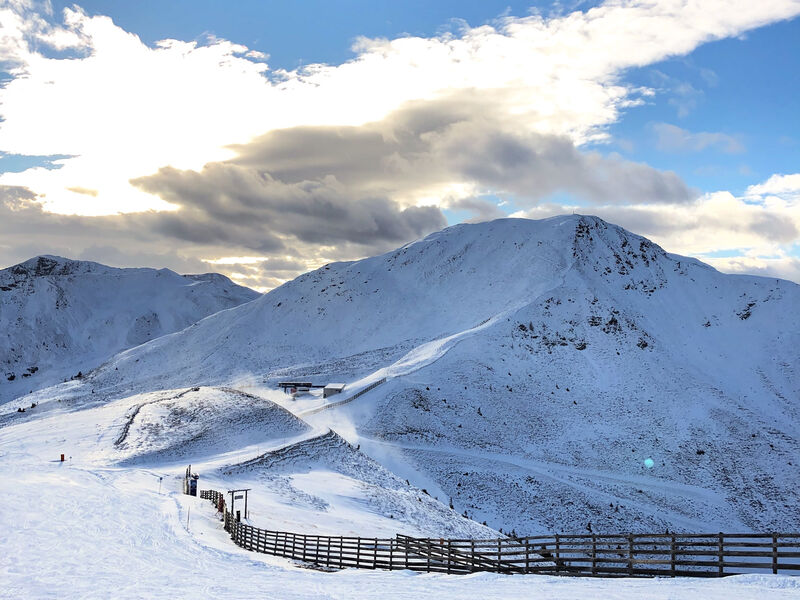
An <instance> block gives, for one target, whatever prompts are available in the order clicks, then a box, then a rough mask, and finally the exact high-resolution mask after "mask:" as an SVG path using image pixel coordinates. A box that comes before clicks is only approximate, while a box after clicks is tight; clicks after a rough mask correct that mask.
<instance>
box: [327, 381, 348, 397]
mask: <svg viewBox="0 0 800 600" xmlns="http://www.w3.org/2000/svg"><path fill="white" fill-rule="evenodd" d="M344 386H345V384H344V383H329V384H328V385H326V386H325V387H324V388H322V397H323V398H327V397H328V396H334V395H336V394H341V393H342V391H343V390H344Z"/></svg>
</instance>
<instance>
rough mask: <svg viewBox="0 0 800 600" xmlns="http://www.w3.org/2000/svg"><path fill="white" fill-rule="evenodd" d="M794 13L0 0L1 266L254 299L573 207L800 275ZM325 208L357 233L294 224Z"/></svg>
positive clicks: (721, 8) (750, 8)
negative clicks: (94, 267)
mask: <svg viewBox="0 0 800 600" xmlns="http://www.w3.org/2000/svg"><path fill="white" fill-rule="evenodd" d="M798 14H800V2H798V1H797V0H776V1H775V2H773V3H770V4H765V5H763V6H760V5H753V4H752V3H748V2H743V1H740V0H703V1H701V2H688V1H686V2H684V1H683V0H663V1H662V2H660V3H656V4H652V3H645V2H639V1H637V0H629V1H626V2H623V3H619V2H613V3H610V4H607V3H601V2H561V3H551V2H538V3H535V4H531V3H521V2H513V3H509V2H493V1H481V2H477V1H474V2H464V1H461V2H450V1H447V2H406V3H397V2H356V1H347V2H335V3H333V2H321V1H314V2H303V3H277V2H274V3H273V2H270V3H265V2H257V1H244V2H236V3H224V2H218V1H210V0H204V1H191V2H189V1H175V2H157V1H150V0H145V1H140V2H98V1H87V2H79V3H78V4H77V5H74V4H73V3H71V2H62V1H60V0H59V1H54V2H52V3H51V4H48V3H43V2H36V1H35V0H33V1H29V0H25V1H22V2H13V3H8V4H5V5H4V4H3V3H0V24H2V26H3V30H0V31H3V32H4V33H5V35H4V36H0V39H2V42H0V71H2V72H3V77H2V82H3V83H2V84H0V117H2V119H3V121H1V122H0V153H1V154H0V190H3V193H4V195H5V196H4V197H0V202H3V203H4V204H5V206H6V210H7V211H10V212H8V215H10V216H8V218H6V219H5V221H6V222H7V223H9V225H8V235H6V236H5V237H6V240H7V241H6V243H4V244H2V245H0V261H2V262H6V263H10V262H13V261H16V260H21V259H23V258H27V256H25V255H24V253H25V252H32V251H35V252H34V253H44V252H49V253H56V254H69V255H72V256H75V257H78V258H92V259H95V260H101V261H105V262H112V263H113V262H116V263H135V262H136V261H137V260H138V261H145V262H149V263H158V264H153V266H169V267H172V268H175V269H178V270H184V271H185V270H197V269H201V268H203V267H206V268H207V267H208V265H216V266H218V267H219V269H220V270H223V271H225V272H227V273H228V274H229V275H232V276H234V277H237V278H238V279H239V280H240V281H242V282H243V283H247V284H250V285H254V286H255V287H259V288H261V289H266V288H268V287H271V286H272V285H276V284H278V283H280V282H281V281H283V280H285V279H287V278H288V277H290V276H292V275H293V274H295V273H297V272H300V271H302V270H304V269H306V268H311V267H314V266H316V265H318V264H320V263H321V262H325V261H328V260H336V259H349V258H358V257H360V256H364V255H367V254H370V253H374V252H378V251H381V250H385V249H388V248H390V247H393V246H396V245H399V244H401V243H403V242H405V241H408V239H412V238H414V237H417V236H419V235H423V234H425V233H427V232H428V231H431V230H434V229H436V228H438V227H441V226H442V225H444V224H448V223H450V224H452V223H454V222H459V221H462V220H476V219H477V220H480V219H486V218H495V217H498V216H504V215H513V216H527V217H531V218H538V217H544V216H550V215H551V214H556V213H558V212H566V211H573V210H578V211H580V212H586V213H593V214H598V215H600V216H602V217H604V218H606V219H608V220H610V221H614V222H617V223H619V224H621V225H623V226H625V227H627V228H629V229H632V230H633V231H635V232H637V233H641V234H643V235H646V236H648V237H651V238H652V239H654V240H655V241H656V242H658V243H660V244H662V245H663V246H665V247H666V248H667V249H668V250H671V251H674V252H679V253H684V254H690V255H694V256H698V257H700V258H701V259H703V260H707V261H709V262H711V263H712V264H714V266H717V267H718V268H720V269H723V270H727V271H731V272H750V273H757V274H768V275H777V276H782V277H787V278H791V279H795V280H798V279H800V250H799V249H798V248H799V247H800V175H798V173H800V160H799V159H800V117H798V115H800V106H799V105H798V104H800V102H798V91H799V90H798V85H800V84H798V83H797V77H796V73H797V72H798V70H800V19H798V18H797V17H796V15H798ZM166 39H169V40H175V41H173V42H169V43H164V42H162V41H161V40H166ZM364 40H366V41H364ZM331 127H334V128H339V129H338V130H337V131H336V132H335V133H333V132H332V130H331V129H330V128H331ZM341 128H344V129H341ZM379 138H380V140H381V142H380V143H379V144H377V145H376V143H377V142H376V140H378V139H379ZM284 148H291V149H292V150H291V151H289V150H285V151H284V150H283V149H284ZM254 177H255V179H254ZM264 177H267V179H266V180H265V179H264ZM243 190H245V191H243ZM253 198H256V199H257V200H255V201H254V200H253ZM331 206H335V208H336V210H335V211H334V212H332V213H330V214H328V213H326V212H325V210H323V209H321V208H320V207H331ZM334 213H335V214H336V215H344V216H343V217H342V218H346V219H347V223H341V224H337V226H336V227H334V228H333V229H335V230H336V232H337V233H336V234H335V235H334V234H331V235H329V236H327V237H325V239H320V240H319V241H316V242H315V239H314V236H310V235H308V234H307V232H306V230H305V228H306V227H307V225H308V223H309V222H312V221H314V220H318V221H319V222H320V223H327V224H329V223H330V222H331V218H332V216H331V215H332V214H334ZM145 216H146V217H147V219H149V220H148V221H147V223H148V225H147V226H146V227H144V226H143V225H142V223H143V221H142V219H143V218H145ZM12 217H13V219H17V220H20V219H22V218H23V217H24V221H25V222H24V224H23V225H12V224H11V223H12ZM225 224H228V227H227V229H225V227H224V225H225ZM223 229H225V231H223ZM22 231H24V232H25V238H24V242H20V243H13V242H12V237H11V236H12V234H13V233H14V232H22ZM37 231H42V232H45V231H46V232H48V234H47V235H41V236H37V235H36V232H37ZM54 232H56V233H54ZM20 235H22V234H21V233H20ZM237 261H238V262H237ZM293 269H294V270H293Z"/></svg>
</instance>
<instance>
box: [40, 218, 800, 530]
mask: <svg viewBox="0 0 800 600" xmlns="http://www.w3.org/2000/svg"><path fill="white" fill-rule="evenodd" d="M798 308H800V286H797V285H796V284H793V283H790V282H786V281H781V280H775V279H767V278H759V277H748V276H733V275H723V274H721V273H719V272H717V271H715V270H714V269H712V268H711V267H708V266H707V265H704V264H702V263H700V262H698V261H696V260H693V259H687V258H685V257H680V256H675V255H671V254H668V253H666V252H665V251H664V250H662V249H661V248H659V247H658V246H656V245H655V244H652V243H651V242H649V241H648V240H646V239H644V238H641V237H639V236H637V235H634V234H632V233H630V232H627V231H625V230H623V229H621V228H619V227H616V226H614V225H611V224H608V223H605V222H604V221H602V220H600V219H597V218H594V217H584V216H578V215H574V216H564V217H556V218H552V219H547V220H543V221H529V220H519V219H504V220H499V221H494V222H490V223H482V224H476V225H458V226H455V227H451V228H448V229H446V230H444V231H442V232H439V233H436V234H433V235H431V236H428V237H427V238H425V239H423V240H420V241H418V242H415V243H412V244H409V245H407V246H405V247H403V248H400V249H398V250H397V251H394V252H391V253H388V254H385V255H382V256H378V257H373V258H370V259H365V260H362V261H358V262H353V263H337V264H332V265H328V266H326V267H323V268H322V269H319V270H317V271H314V272H312V273H308V274H306V275H303V276H301V277H299V278H297V279H296V280H294V281H292V282H290V283H287V284H286V285H284V286H282V287H281V288H278V289H276V290H274V291H272V292H270V293H269V294H266V295H265V296H263V297H261V298H259V299H257V300H256V301H254V302H251V303H249V304H246V305H243V306H240V307H238V308H235V309H232V310H229V311H225V312H221V313H218V314H216V315H213V316H211V317H209V318H207V319H204V320H203V321H200V322H199V323H197V324H195V325H193V326H192V327H189V328H187V329H185V330H183V331H180V332H178V333H175V334H172V335H167V336H163V337H161V338H159V339H157V340H154V341H152V342H149V343H147V344H144V345H142V346H139V347H136V348H133V349H131V350H128V351H126V352H123V353H121V354H119V355H118V356H116V357H115V358H114V359H113V360H111V361H109V362H108V363H107V364H106V365H104V366H103V367H102V368H100V369H98V370H97V371H95V372H93V373H91V374H90V375H89V377H88V378H87V379H86V381H85V382H82V383H73V384H71V385H68V386H65V387H63V388H61V389H58V388H56V389H52V390H48V391H47V392H46V393H45V392H43V393H42V395H41V396H40V397H41V398H48V397H50V398H52V397H60V398H62V399H65V400H66V399H67V398H71V399H72V401H73V402H78V403H79V402H82V401H84V400H85V399H86V398H89V397H90V396H89V393H90V390H96V391H97V392H98V393H99V394H100V395H101V396H102V397H103V398H113V397H119V396H122V395H127V394H130V393H134V392H141V391H145V390H157V389H165V388H176V387H181V386H192V385H201V384H202V385H206V384H215V385H216V384H227V383H232V382H243V381H248V382H250V384H251V385H252V382H254V381H255V382H262V383H266V384H272V383H274V382H275V381H276V380H277V379H278V378H282V377H303V378H304V379H312V380H319V382H321V383H324V382H326V381H327V380H332V381H345V382H348V388H347V389H348V390H352V391H356V390H358V389H360V388H361V387H363V386H364V385H366V384H367V383H369V382H371V381H376V380H379V379H380V378H382V377H387V378H388V381H387V382H386V383H385V384H383V385H381V386H379V387H378V388H376V389H375V390H374V391H372V392H370V393H368V394H366V395H364V396H363V397H361V398H359V399H358V400H357V401H355V402H353V403H350V404H346V405H343V406H342V407H341V408H336V409H333V410H329V411H324V412H321V413H318V414H317V415H313V416H310V417H309V419H311V422H312V423H313V424H315V425H316V426H318V427H320V428H322V427H325V426H327V425H331V426H333V427H334V429H336V430H337V431H339V432H340V433H344V434H345V435H346V437H347V439H348V440H349V441H351V442H354V443H361V444H362V449H364V450H365V451H367V452H368V453H369V454H370V455H372V456H373V457H375V458H377V459H379V460H380V461H381V462H382V463H383V464H385V465H387V466H390V468H391V469H392V470H393V471H394V472H395V473H397V474H399V475H401V476H402V477H408V478H409V480H410V481H411V482H412V483H417V484H418V485H420V487H428V488H429V489H430V490H431V491H432V492H433V491H436V493H437V495H438V494H441V495H442V496H443V497H446V496H452V497H453V499H454V503H455V506H456V509H457V510H458V511H459V512H461V511H464V510H466V511H467V512H468V514H470V515H474V516H475V517H476V518H477V519H478V520H484V519H485V520H487V521H488V523H489V525H491V526H493V527H503V528H504V529H506V530H509V529H516V531H517V532H519V533H534V532H552V531H554V530H555V531H564V532H566V531H577V532H585V531H586V530H588V529H589V528H590V527H592V528H593V530H604V531H608V530H622V531H626V530H653V529H658V530H660V529H664V528H669V529H680V530H697V529H711V530H719V529H728V530H730V529H762V530H763V529H785V528H788V529H795V528H796V524H797V522H798V521H800V501H799V500H798V498H797V496H796V494H795V492H794V490H796V488H797V486H798V484H800V475H798V470H797V467H796V463H797V458H796V457H797V456H798V454H799V453H800V446H799V445H798V439H800V438H799V437H798V432H799V431H800V415H799V414H798V405H797V399H798V397H800V374H798V372H797V366H798V365H800V311H799V310H798ZM95 398H96V396H95ZM333 399H334V400H336V397H334V398H333ZM298 404H299V403H298ZM287 406H290V407H291V403H288V404H287ZM647 459H650V460H647ZM651 461H652V462H651Z"/></svg>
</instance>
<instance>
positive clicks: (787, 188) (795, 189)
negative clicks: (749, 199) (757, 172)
mask: <svg viewBox="0 0 800 600" xmlns="http://www.w3.org/2000/svg"><path fill="white" fill-rule="evenodd" d="M746 193H747V195H748V196H766V195H776V196H781V195H783V196H790V197H794V198H795V199H797V196H799V195H800V173H794V174H792V175H773V176H772V177H770V178H769V179H767V180H766V181H765V182H764V183H759V184H758V185H751V186H750V187H748V188H747V192H746Z"/></svg>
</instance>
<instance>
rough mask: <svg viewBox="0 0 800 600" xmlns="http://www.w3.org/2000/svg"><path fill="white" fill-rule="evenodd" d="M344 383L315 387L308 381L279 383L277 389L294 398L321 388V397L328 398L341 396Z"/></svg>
mask: <svg viewBox="0 0 800 600" xmlns="http://www.w3.org/2000/svg"><path fill="white" fill-rule="evenodd" d="M345 385H346V384H344V383H328V384H325V385H315V384H313V383H311V382H309V381H279V382H278V387H279V388H283V391H284V393H285V394H290V395H291V396H292V398H296V397H297V396H299V395H301V394H307V393H309V392H311V390H312V389H320V388H322V397H323V398H328V397H330V396H335V395H336V394H341V393H342V391H343V390H344V388H345Z"/></svg>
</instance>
